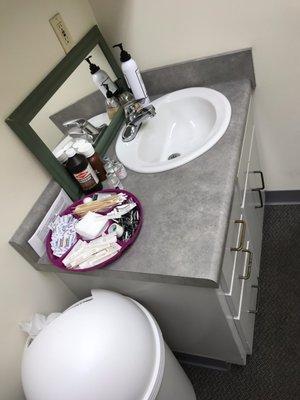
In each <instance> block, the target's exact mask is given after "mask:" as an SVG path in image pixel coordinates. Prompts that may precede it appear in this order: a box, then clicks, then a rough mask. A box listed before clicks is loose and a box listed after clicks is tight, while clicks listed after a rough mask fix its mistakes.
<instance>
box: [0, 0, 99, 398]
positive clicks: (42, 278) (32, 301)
mask: <svg viewBox="0 0 300 400" xmlns="http://www.w3.org/2000/svg"><path fill="white" fill-rule="evenodd" d="M56 12H60V13H61V14H62V16H63V18H64V20H65V22H66V24H67V26H68V27H69V30H70V32H71V35H72V36H73V39H74V40H75V42H77V41H78V40H79V39H80V38H81V37H82V36H83V35H84V34H85V33H86V32H87V31H88V30H89V28H90V27H92V26H93V25H94V24H95V19H94V16H93V13H92V11H91V9H90V6H89V4H88V2H87V0H51V1H41V0H26V1H24V0H1V1H0V53H1V73H0V88H1V90H0V115H1V118H0V130H1V134H0V160H1V171H0V175H1V179H0V182H1V227H0V254H1V261H0V271H1V280H0V282H1V283H0V354H1V357H0V398H1V399H3V400H4V399H5V400H19V399H22V398H23V395H22V390H21V385H20V360H21V354H22V349H23V345H24V339H25V336H24V335H23V334H22V333H21V332H20V331H19V330H18V327H17V324H18V322H19V321H21V320H26V319H28V318H30V316H31V315H32V313H34V312H37V311H38V312H45V313H49V312H51V311H54V310H61V309H62V308H64V307H66V306H67V305H69V304H70V303H72V302H73V301H74V300H75V296H74V295H73V294H72V293H71V292H70V291H69V290H68V289H67V288H66V286H65V285H64V284H63V283H62V282H61V281H60V280H59V279H58V278H56V276H55V275H54V274H44V273H39V272H37V271H35V270H34V269H33V268H32V267H31V266H30V265H29V264H28V263H27V262H25V260H24V259H22V258H21V257H20V256H19V255H18V254H17V253H16V252H15V250H13V249H12V248H11V247H10V246H9V245H8V240H9V238H10V237H11V235H12V234H13V232H14V231H15V230H16V228H17V227H18V225H19V224H20V222H21V221H22V219H23V218H24V217H25V215H26V213H27V212H28V210H29V209H30V208H31V206H32V204H33V202H34V201H35V200H36V199H37V197H38V196H39V195H40V193H41V191H42V190H43V189H44V187H45V186H46V184H47V182H48V181H49V175H48V174H47V172H46V171H44V170H43V168H42V167H41V166H40V164H39V163H38V162H37V161H36V160H35V158H34V157H33V156H32V155H31V153H30V152H29V151H28V150H27V149H26V148H25V146H24V145H23V144H22V142H21V141H20V140H19V139H18V138H17V136H16V135H15V134H14V133H13V132H12V131H11V130H10V129H9V128H8V127H7V125H6V124H5V123H4V119H5V118H6V117H7V116H8V115H9V113H10V112H11V111H13V109H14V108H15V107H16V106H17V105H18V104H19V103H20V102H21V101H22V100H23V99H24V98H25V97H26V96H27V95H28V94H29V93H30V92H31V90H32V89H33V88H34V87H35V86H36V85H37V84H38V83H39V82H40V81H41V79H42V78H44V77H45V75H46V74H47V73H48V72H49V71H50V70H51V69H52V68H53V67H54V66H55V65H56V64H57V62H58V61H59V60H61V59H62V58H63V57H64V52H63V50H62V48H61V47H60V44H59V42H58V40H57V39H56V36H55V34H54V32H53V31H52V28H51V26H50V24H49V22H48V19H49V18H50V17H51V16H53V15H54V14H55V13H56Z"/></svg>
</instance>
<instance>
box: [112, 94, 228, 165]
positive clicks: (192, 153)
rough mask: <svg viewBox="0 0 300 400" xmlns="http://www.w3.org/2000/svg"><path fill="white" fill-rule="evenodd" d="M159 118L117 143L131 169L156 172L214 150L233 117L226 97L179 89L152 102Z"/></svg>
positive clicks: (120, 155)
mask: <svg viewBox="0 0 300 400" xmlns="http://www.w3.org/2000/svg"><path fill="white" fill-rule="evenodd" d="M152 104H153V105H154V107H155V109H156V115H155V116H154V117H153V118H150V119H148V120H147V121H146V122H144V123H143V124H142V126H141V128H140V130H139V132H138V134H137V136H136V137H135V138H134V139H133V140H132V141H131V142H126V143H125V142H123V141H122V135H121V134H120V135H119V137H118V139H117V143H116V153H117V157H118V158H119V160H120V161H121V162H122V163H123V164H124V165H125V166H126V167H127V168H129V169H131V170H133V171H136V172H142V173H153V172H162V171H166V170H169V169H173V168H176V167H179V166H180V165H183V164H186V163H188V162H189V161H191V160H193V159H195V158H197V157H199V156H200V155H201V154H203V153H205V152H206V151H208V150H209V149H210V148H212V147H213V146H214V145H215V144H216V143H217V141H218V140H219V139H220V138H221V137H222V136H223V135H224V133H225V132H226V129H227V127H228V125H229V121H230V117H231V106H230V103H229V101H228V100H227V98H226V97H225V96H224V95H223V94H222V93H220V92H217V91H216V90H213V89H208V88H202V87H195V88H188V89H182V90H177V91H176V92H172V93H169V94H167V95H165V96H162V97H160V98H159V99H156V100H154V101H153V103H152Z"/></svg>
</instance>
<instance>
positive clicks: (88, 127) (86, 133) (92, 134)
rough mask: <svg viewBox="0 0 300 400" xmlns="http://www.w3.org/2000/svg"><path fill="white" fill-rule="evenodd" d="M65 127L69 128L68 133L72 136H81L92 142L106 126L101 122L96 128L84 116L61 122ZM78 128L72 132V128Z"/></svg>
mask: <svg viewBox="0 0 300 400" xmlns="http://www.w3.org/2000/svg"><path fill="white" fill-rule="evenodd" d="M63 126H65V127H66V128H68V129H69V128H71V129H70V130H69V135H70V136H71V137H73V138H83V139H86V140H88V141H89V142H91V143H94V142H95V140H96V139H97V137H98V136H99V135H102V134H103V132H104V130H105V129H106V128H107V124H102V125H100V126H99V128H97V127H96V126H94V125H92V124H91V123H90V122H89V121H87V120H86V119H84V118H77V119H73V120H71V121H66V122H64V123H63ZM73 127H76V128H79V130H78V132H76V131H74V132H72V128H73Z"/></svg>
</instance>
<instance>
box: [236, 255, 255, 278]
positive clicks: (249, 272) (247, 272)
mask: <svg viewBox="0 0 300 400" xmlns="http://www.w3.org/2000/svg"><path fill="white" fill-rule="evenodd" d="M242 252H244V253H247V254H249V258H248V263H247V270H246V273H245V275H240V276H239V278H240V279H245V280H247V279H249V278H250V276H251V271H252V258H253V253H252V251H251V250H248V249H242Z"/></svg>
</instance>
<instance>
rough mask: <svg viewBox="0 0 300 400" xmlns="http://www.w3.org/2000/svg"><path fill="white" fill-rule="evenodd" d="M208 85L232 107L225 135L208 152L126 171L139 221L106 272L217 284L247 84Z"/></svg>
mask: <svg viewBox="0 0 300 400" xmlns="http://www.w3.org/2000/svg"><path fill="white" fill-rule="evenodd" d="M211 87H212V88H213V89H216V90H218V91H220V92H221V93H223V94H224V95H225V96H226V97H227V98H228V100H229V101H230V104H231V107H232V117H231V121H230V125H229V127H228V129H227V131H226V133H225V135H224V136H223V137H222V138H221V140H220V141H219V142H218V143H217V144H216V145H215V146H214V147H213V148H212V149H210V150H209V151H208V152H207V153H205V154H203V155H201V156H200V157H198V158H197V159H195V160H193V161H191V162H189V163H188V164H185V165H183V166H181V167H179V168H176V169H173V170H170V171H165V172H161V173H156V174H140V173H135V172H132V171H128V177H127V179H126V180H125V181H124V186H125V188H126V189H127V190H129V191H132V192H133V193H135V194H136V195H137V196H138V197H139V199H140V200H141V202H142V205H143V208H144V214H145V216H144V225H143V227H142V230H141V233H140V235H139V237H138V239H137V241H136V242H135V243H134V245H133V246H132V247H131V248H130V249H129V250H128V251H127V252H126V253H125V254H124V256H123V257H122V258H120V259H119V260H118V261H117V262H115V263H113V264H112V265H111V266H109V267H107V273H108V270H111V271H120V272H122V273H123V274H122V277H126V275H127V277H128V278H129V277H131V278H133V279H134V278H136V279H146V280H154V281H159V282H162V281H163V282H170V283H177V284H190V285H191V284H192V285H197V286H213V287H217V286H218V282H219V276H220V271H221V266H222V258H223V250H224V247H225V239H226V234H227V228H228V220H229V215H230V209H231V202H232V197H233V191H234V183H235V177H236V173H237V168H238V162H239V157H240V152H241V147H242V140H243V134H244V128H245V124H246V117H247V110H248V105H249V100H250V96H251V90H252V89H251V85H250V82H249V81H248V80H240V81H232V82H226V83H222V84H217V85H213V86H211ZM113 149H114V143H113V144H112V148H111V152H112V151H113Z"/></svg>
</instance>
